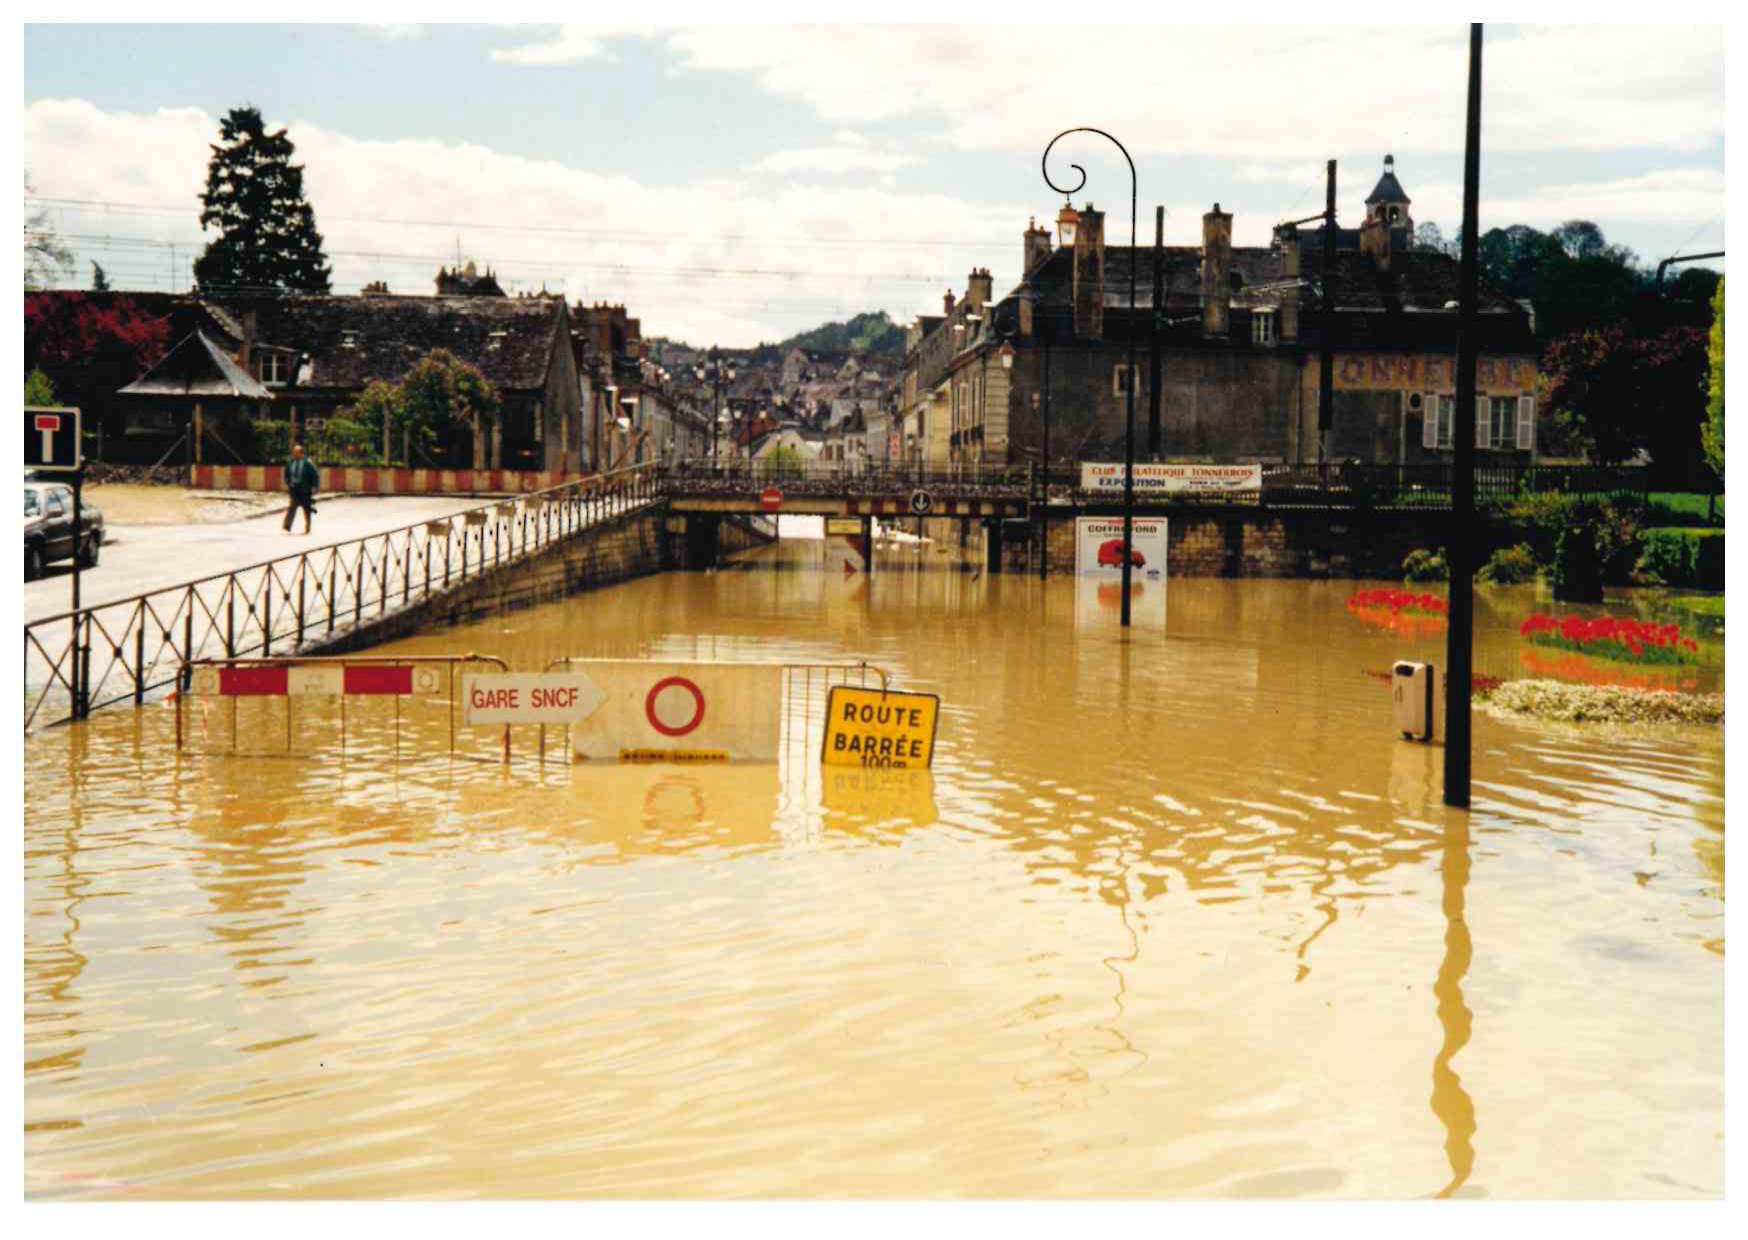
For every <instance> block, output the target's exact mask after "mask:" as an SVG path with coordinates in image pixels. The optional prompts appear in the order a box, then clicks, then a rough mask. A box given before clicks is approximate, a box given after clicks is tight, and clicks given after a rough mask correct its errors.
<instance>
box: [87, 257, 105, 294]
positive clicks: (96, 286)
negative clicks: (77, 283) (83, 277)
mask: <svg viewBox="0 0 1748 1240" xmlns="http://www.w3.org/2000/svg"><path fill="white" fill-rule="evenodd" d="M91 291H92V292H93V293H107V292H108V291H109V275H108V273H107V272H105V271H104V270H103V264H102V263H100V262H98V261H97V260H96V259H92V260H91Z"/></svg>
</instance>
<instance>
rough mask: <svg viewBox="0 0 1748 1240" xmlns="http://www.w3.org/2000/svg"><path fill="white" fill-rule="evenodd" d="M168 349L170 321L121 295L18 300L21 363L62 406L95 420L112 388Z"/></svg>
mask: <svg viewBox="0 0 1748 1240" xmlns="http://www.w3.org/2000/svg"><path fill="white" fill-rule="evenodd" d="M169 347H170V319H169V317H168V316H158V315H154V314H152V313H150V312H149V311H147V310H146V309H145V308H144V307H143V306H141V305H140V303H138V302H136V301H135V300H134V299H133V298H131V297H129V296H127V295H126V294H116V293H109V294H104V295H102V296H92V295H91V294H89V293H83V292H65V293H40V294H36V295H28V294H27V295H26V296H25V299H24V364H25V366H26V367H29V368H40V369H41V370H42V372H43V374H44V375H45V376H46V377H47V378H48V380H49V381H50V382H51V383H52V384H53V385H54V389H55V391H56V392H57V393H58V394H59V396H60V398H61V400H62V402H64V403H65V404H68V405H77V406H78V407H79V408H81V409H83V410H85V411H86V415H87V417H92V416H93V415H95V416H96V417H101V416H102V415H103V413H104V412H105V411H106V410H107V408H108V407H109V406H110V405H111V404H112V403H113V400H114V397H115V393H116V390H117V389H119V388H122V387H125V386H127V385H128V384H129V383H132V382H133V381H134V380H135V379H137V378H139V377H140V375H141V374H143V373H144V372H145V371H146V370H147V369H148V368H149V367H151V366H152V364H153V363H155V362H156V361H157V360H158V359H159V358H161V357H163V356H164V354H165V352H167V351H168V349H169Z"/></svg>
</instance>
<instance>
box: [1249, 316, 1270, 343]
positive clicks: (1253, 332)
mask: <svg viewBox="0 0 1748 1240" xmlns="http://www.w3.org/2000/svg"><path fill="white" fill-rule="evenodd" d="M1250 339H1251V343H1253V344H1260V345H1264V346H1271V345H1273V344H1274V342H1275V312H1274V311H1273V310H1256V311H1253V312H1252V313H1251V316H1250Z"/></svg>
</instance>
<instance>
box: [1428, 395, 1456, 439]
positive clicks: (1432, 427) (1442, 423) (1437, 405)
mask: <svg viewBox="0 0 1748 1240" xmlns="http://www.w3.org/2000/svg"><path fill="white" fill-rule="evenodd" d="M1421 408H1422V410H1423V417H1424V418H1425V421H1424V422H1423V423H1422V424H1421V426H1422V432H1421V439H1420V443H1421V446H1422V447H1425V448H1448V447H1450V446H1451V422H1452V421H1453V420H1454V418H1455V416H1456V411H1457V398H1456V397H1454V396H1439V395H1437V394H1436V393H1433V392H1428V393H1427V394H1426V396H1425V397H1424V398H1423V400H1422V404H1421Z"/></svg>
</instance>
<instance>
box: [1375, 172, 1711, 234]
mask: <svg viewBox="0 0 1748 1240" xmlns="http://www.w3.org/2000/svg"><path fill="white" fill-rule="evenodd" d="M1488 188H1489V187H1488V186H1486V185H1485V184H1484V185H1483V191H1484V192H1483V196H1482V200H1481V212H1482V218H1481V229H1482V231H1486V230H1487V229H1489V228H1497V227H1501V226H1503V225H1506V224H1531V225H1534V226H1536V227H1542V228H1545V227H1549V226H1551V225H1554V224H1560V223H1564V222H1565V221H1566V220H1593V221H1599V222H1600V221H1606V226H1605V228H1604V231H1605V232H1607V233H1609V234H1610V235H1611V238H1612V236H1613V234H1614V232H1615V229H1616V226H1618V225H1620V224H1625V223H1655V224H1662V225H1692V224H1703V223H1705V222H1706V221H1708V220H1711V219H1713V218H1714V217H1717V218H1719V220H1720V223H1721V221H1722V216H1723V214H1724V174H1723V172H1722V171H1720V170H1717V169H1711V168H1665V169H1660V170H1657V171H1653V172H1647V173H1644V174H1643V175H1640V176H1633V177H1622V178H1620V179H1618V180H1607V181H1577V182H1565V183H1561V184H1549V185H1539V186H1536V187H1535V188H1534V189H1531V190H1528V191H1527V192H1526V191H1524V190H1522V189H1521V188H1517V187H1512V188H1511V189H1508V190H1507V192H1506V193H1505V194H1503V195H1500V196H1493V195H1491V194H1487V193H1486V192H1485V191H1486V190H1487V189H1488ZM1410 192H1411V193H1412V194H1413V196H1414V206H1413V210H1414V218H1415V219H1417V220H1432V221H1435V222H1437V223H1439V224H1442V225H1444V226H1445V229H1446V231H1447V232H1449V231H1452V226H1453V225H1454V224H1455V222H1456V221H1458V220H1460V219H1461V218H1462V212H1463V187H1462V186H1461V185H1459V184H1457V183H1455V182H1440V183H1434V184H1429V185H1424V186H1420V187H1417V188H1413V189H1411V191H1410Z"/></svg>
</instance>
